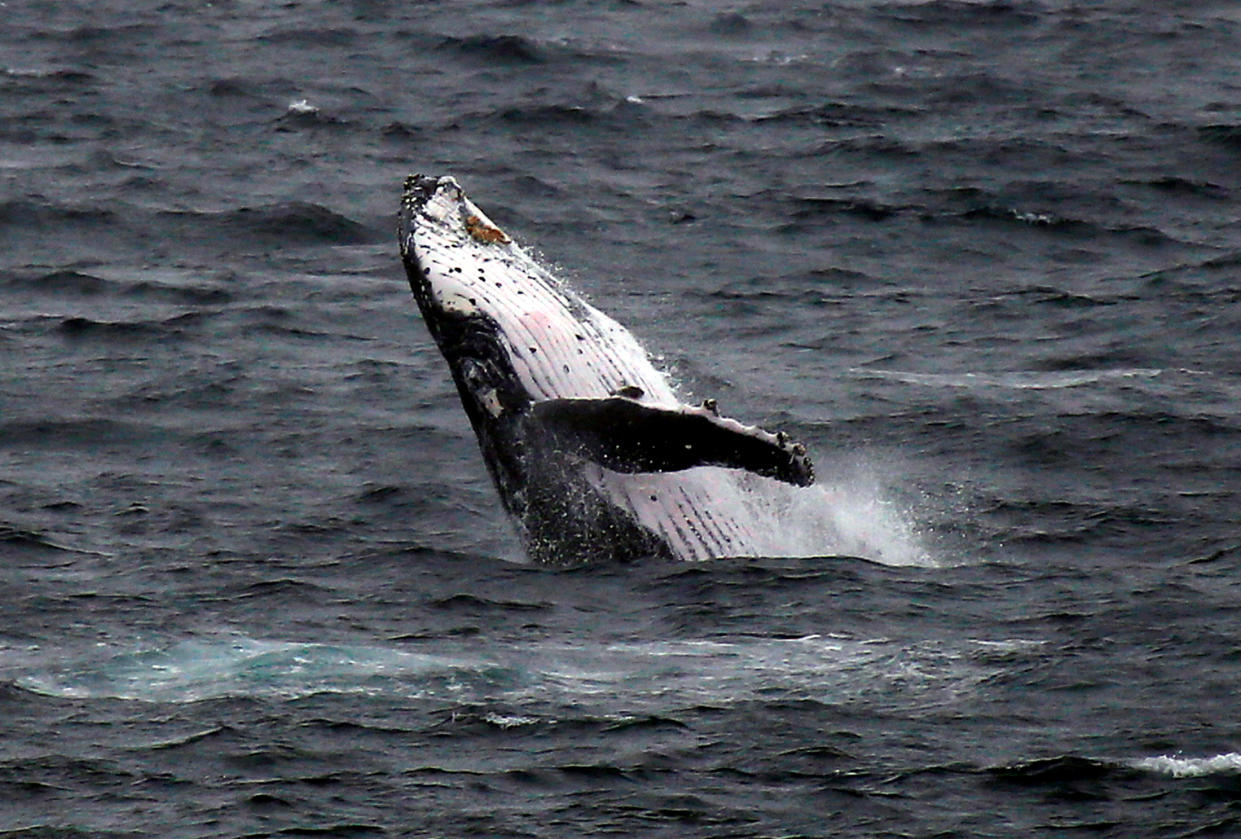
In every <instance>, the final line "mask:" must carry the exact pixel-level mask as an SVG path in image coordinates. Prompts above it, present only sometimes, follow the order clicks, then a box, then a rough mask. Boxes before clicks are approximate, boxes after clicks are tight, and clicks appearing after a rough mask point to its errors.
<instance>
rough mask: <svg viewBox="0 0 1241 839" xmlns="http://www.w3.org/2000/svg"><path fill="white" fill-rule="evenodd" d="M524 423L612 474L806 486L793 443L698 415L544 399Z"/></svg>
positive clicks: (806, 463)
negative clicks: (742, 475)
mask: <svg viewBox="0 0 1241 839" xmlns="http://www.w3.org/2000/svg"><path fill="white" fill-rule="evenodd" d="M530 416H531V417H532V419H533V420H534V421H535V422H536V423H537V424H538V425H539V426H540V428H541V429H542V430H543V432H544V433H546V434H547V435H549V437H550V440H551V443H552V444H553V445H554V446H556V447H557V448H558V449H561V450H562V451H568V452H571V453H573V454H575V455H578V456H579V457H583V458H585V459H587V460H591V461H594V462H595V463H598V464H599V465H601V466H605V467H607V468H608V469H612V470H614V471H617V472H676V471H679V470H681V469H689V468H690V467H692V466H724V467H728V468H732V469H745V470H747V471H750V472H754V473H755V474H758V475H764V476H766V477H768V478H775V479H777V480H781V481H784V482H786V483H790V484H796V485H797V486H809V485H810V484H812V483H814V467H813V466H812V465H811V463H810V458H809V456H808V455H807V454H806V448H805V447H804V446H802V445H801V444H800V443H794V442H792V441H790V440H789V439H788V437H787V436H786V435H784V434H783V433H781V434H770V433H768V432H766V431H763V430H762V429H760V428H755V427H753V426H748V425H742V424H741V423H739V422H737V421H736V420H731V419H723V418H721V417H718V416H716V415H715V414H714V413H712V412H711V411H710V410H709V409H706V408H690V407H681V408H661V407H654V406H651V405H643V404H641V403H639V402H635V401H634V400H632V399H625V398H621V397H610V398H606V399H549V400H546V401H543V402H536V403H535V404H534V405H532V406H531V408H530Z"/></svg>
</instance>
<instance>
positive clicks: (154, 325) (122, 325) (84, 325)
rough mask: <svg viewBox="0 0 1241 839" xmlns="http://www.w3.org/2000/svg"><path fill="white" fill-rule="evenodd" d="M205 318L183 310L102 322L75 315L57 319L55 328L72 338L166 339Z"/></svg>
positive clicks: (184, 332)
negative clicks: (159, 316)
mask: <svg viewBox="0 0 1241 839" xmlns="http://www.w3.org/2000/svg"><path fill="white" fill-rule="evenodd" d="M205 317H206V315H205V314H204V313H202V312H183V313H181V314H177V315H173V316H172V317H169V318H162V319H155V320H124V321H105V320H96V319H94V318H88V317H82V316H80V315H75V316H73V317H67V318H63V319H61V321H60V328H59V331H60V334H61V335H64V336H65V337H67V338H72V339H76V340H81V339H102V340H107V341H116V340H141V341H152V340H154V341H166V340H168V339H170V338H185V337H187V336H188V334H189V333H190V332H191V331H193V330H194V329H195V328H196V327H198V326H199V325H200V324H201V323H202V321H203V320H204V318H205Z"/></svg>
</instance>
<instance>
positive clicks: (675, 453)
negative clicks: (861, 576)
mask: <svg viewBox="0 0 1241 839" xmlns="http://www.w3.org/2000/svg"><path fill="white" fill-rule="evenodd" d="M398 235H399V240H400V249H401V256H402V261H403V263H404V265H405V270H406V274H407V275H408V277H409V284H410V288H411V289H412V290H413V294H414V298H415V299H416V301H417V303H418V308H419V310H420V311H421V313H422V317H423V320H424V322H425V323H426V326H427V329H428V330H429V332H430V333H431V336H432V337H433V338H434V340H435V342H436V344H437V345H438V347H439V349H440V351H441V353H442V354H443V356H444V359H445V360H446V361H447V363H448V368H449V372H450V373H451V375H452V379H453V381H454V383H455V384H456V387H457V392H458V394H459V396H460V398H461V403H462V407H463V408H464V409H465V413H466V415H467V417H468V418H469V420H470V423H471V425H472V426H473V429H474V432H475V435H476V436H477V438H478V444H479V447H480V449H481V450H482V454H483V458H484V461H485V463H486V465H487V469H488V471H489V473H490V474H491V477H492V479H493V481H494V482H495V485H496V489H497V491H498V492H499V495H500V499H501V502H502V503H503V505H504V507H505V509H506V511H507V512H508V514H509V516H510V517H511V519H512V521H513V523H514V525H515V526H516V529H517V531H518V535H519V536H520V537H521V539H522V542H523V545H524V547H525V549H526V552H527V554H528V555H529V556H530V558H531V559H532V560H534V561H537V562H544V563H554V564H576V563H580V562H588V561H595V560H600V559H620V560H625V559H632V558H636V557H640V556H647V555H656V556H663V557H668V558H679V559H706V558H709V557H714V556H743V555H755V554H757V553H760V552H761V546H762V544H763V539H762V534H761V533H759V532H757V531H758V530H760V529H761V528H758V527H756V526H755V525H754V523H753V522H752V521H750V520H748V519H747V517H746V516H744V515H739V514H738V511H739V510H741V509H743V508H744V507H745V504H746V498H745V496H746V495H747V494H750V493H754V492H762V487H763V484H764V482H771V481H778V482H783V483H786V484H790V485H793V486H808V485H809V484H811V483H812V482H813V480H814V472H813V467H812V465H811V462H810V458H809V457H808V455H807V453H806V450H805V448H804V447H803V446H802V445H801V444H799V443H794V442H792V441H791V440H789V438H788V437H787V435H785V434H784V433H782V432H780V433H775V434H773V433H769V432H767V431H764V430H762V429H760V428H756V427H754V426H749V425H744V424H742V423H740V422H738V421H736V420H732V419H728V418H725V417H721V416H720V415H719V409H718V406H717V405H716V402H715V400H713V399H708V400H705V401H704V402H703V403H702V405H701V406H700V407H692V406H689V405H686V404H683V403H682V402H681V400H680V399H679V398H678V397H677V395H676V393H675V392H674V390H673V388H672V386H671V385H670V384H669V382H668V380H667V378H666V377H665V376H664V375H663V374H662V373H660V372H659V371H658V370H657V369H656V368H655V366H654V365H653V364H652V363H651V361H650V359H649V357H648V356H647V354H646V352H645V350H643V348H642V347H641V345H640V344H639V343H638V342H637V340H636V339H635V338H634V337H633V335H632V334H631V333H630V332H629V331H628V330H626V329H625V328H624V327H623V326H621V325H620V324H619V323H617V322H616V321H615V320H613V319H612V318H610V317H609V316H607V315H606V314H604V313H603V312H601V311H599V310H598V309H596V308H594V307H593V306H591V305H590V304H588V303H586V302H585V301H584V300H582V299H581V298H580V297H578V296H577V295H576V294H575V293H573V291H572V290H570V289H568V288H567V287H565V286H564V285H562V284H561V283H560V282H559V281H558V280H556V279H555V278H554V277H553V276H552V275H551V274H550V273H549V272H548V271H547V270H546V269H545V268H543V266H541V265H540V264H539V263H538V262H537V261H535V260H534V259H533V258H531V257H530V256H529V255H528V254H527V253H526V252H525V251H524V250H523V249H522V248H521V247H520V246H519V245H518V244H516V243H515V242H514V241H513V239H512V238H511V237H510V236H509V235H508V234H506V233H505V232H504V231H503V230H501V229H500V228H499V227H498V226H497V225H496V224H495V223H494V222H492V221H491V220H490V219H489V218H488V217H487V216H486V214H484V213H483V212H482V210H480V209H479V208H478V207H477V206H475V205H474V203H473V202H472V201H470V199H469V198H468V197H466V195H465V193H464V192H463V191H462V189H461V187H460V186H459V185H458V184H457V182H456V180H454V179H453V178H451V177H447V176H445V177H432V176H423V175H411V176H410V177H409V178H407V179H406V182H405V191H404V196H403V198H402V201H401V207H400V211H399V213H398Z"/></svg>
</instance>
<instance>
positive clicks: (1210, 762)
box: [1131, 752, 1241, 778]
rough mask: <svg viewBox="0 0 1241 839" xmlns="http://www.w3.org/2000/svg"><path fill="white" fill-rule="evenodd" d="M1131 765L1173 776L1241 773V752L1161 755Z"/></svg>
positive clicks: (1188, 776) (1192, 776)
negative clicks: (1205, 755) (1194, 755)
mask: <svg viewBox="0 0 1241 839" xmlns="http://www.w3.org/2000/svg"><path fill="white" fill-rule="evenodd" d="M1131 765H1132V766H1133V767H1134V768H1136V769H1141V770H1143V771H1145V772H1154V773H1156V774H1160V775H1170V776H1172V777H1173V778H1201V777H1204V776H1206V775H1236V774H1241V752H1228V753H1226V754H1219V755H1215V756H1214V757H1182V756H1180V755H1159V756H1158V757H1146V758H1142V759H1140V760H1135V761H1133V762H1132V763H1131Z"/></svg>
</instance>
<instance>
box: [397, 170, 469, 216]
mask: <svg viewBox="0 0 1241 839" xmlns="http://www.w3.org/2000/svg"><path fill="white" fill-rule="evenodd" d="M441 187H443V188H450V189H454V190H456V192H457V194H458V195H460V194H461V187H460V185H459V184H458V183H457V181H456V179H455V178H453V177H452V176H450V175H419V174H413V175H409V176H408V177H407V178H405V197H404V206H405V207H406V208H408V209H411V210H415V211H416V210H419V209H421V208H422V207H423V206H425V205H426V203H427V202H428V201H430V200H431V199H432V198H434V197H435V193H436V192H438V191H439V190H440V188H441Z"/></svg>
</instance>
